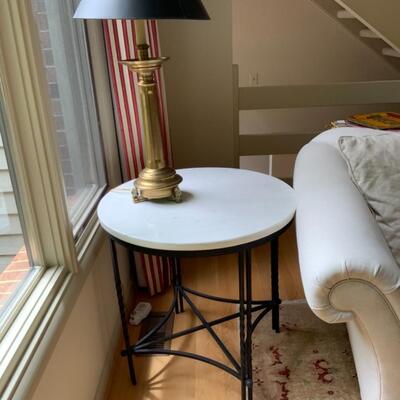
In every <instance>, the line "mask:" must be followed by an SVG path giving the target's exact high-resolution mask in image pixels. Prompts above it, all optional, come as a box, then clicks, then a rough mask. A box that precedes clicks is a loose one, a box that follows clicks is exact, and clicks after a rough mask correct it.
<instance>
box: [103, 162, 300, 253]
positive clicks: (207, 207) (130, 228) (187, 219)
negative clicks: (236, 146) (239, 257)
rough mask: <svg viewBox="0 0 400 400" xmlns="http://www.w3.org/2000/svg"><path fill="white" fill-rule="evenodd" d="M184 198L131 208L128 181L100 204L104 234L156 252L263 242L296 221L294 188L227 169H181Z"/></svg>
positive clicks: (132, 203)
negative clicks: (177, 202) (292, 221)
mask: <svg viewBox="0 0 400 400" xmlns="http://www.w3.org/2000/svg"><path fill="white" fill-rule="evenodd" d="M178 173H179V174H180V175H181V176H182V177H183V182H182V184H181V185H180V188H181V190H182V192H183V200H182V202H181V203H179V204H176V203H174V202H171V201H168V200H160V201H155V202H143V203H139V204H135V203H134V202H133V200H132V195H131V193H130V190H131V189H132V186H133V183H132V182H127V183H124V184H123V185H121V186H119V187H117V188H115V189H113V190H111V191H110V192H109V193H108V194H107V195H106V196H105V197H104V198H103V199H102V200H101V202H100V204H99V207H98V210H97V212H98V216H99V220H100V223H101V225H102V227H103V228H104V229H105V231H106V232H108V233H109V234H111V235H112V236H114V237H116V238H117V239H120V240H122V241H124V242H127V243H130V244H133V245H137V246H141V247H145V248H149V249H157V250H171V251H199V250H216V249H224V248H228V247H233V246H238V245H242V244H247V243H250V242H253V241H256V240H259V239H263V238H265V237H267V236H269V235H271V234H273V233H275V232H277V231H279V230H280V229H282V228H284V227H285V226H286V225H287V224H288V223H289V222H290V221H291V220H292V219H293V217H294V214H295V210H296V200H295V194H294V190H293V189H292V188H291V187H290V186H288V185H287V184H286V183H284V182H283V181H281V180H278V179H276V178H273V177H271V176H269V175H265V174H261V173H258V172H252V171H246V170H240V169H230V168H193V169H182V170H179V171H178Z"/></svg>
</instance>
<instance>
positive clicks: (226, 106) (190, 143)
mask: <svg viewBox="0 0 400 400" xmlns="http://www.w3.org/2000/svg"><path fill="white" fill-rule="evenodd" d="M204 4H205V6H206V7H207V10H208V11H209V13H210V16H211V21H207V22H205V21H165V22H160V23H159V27H160V40H161V47H162V50H163V54H164V55H167V56H170V57H171V61H170V62H169V63H167V64H166V66H165V77H166V89H167V99H168V112H169V119H170V127H171V139H172V148H173V154H174V159H175V164H176V166H177V167H193V166H232V165H233V162H234V160H233V134H232V126H233V106H232V6H231V0H205V1H204Z"/></svg>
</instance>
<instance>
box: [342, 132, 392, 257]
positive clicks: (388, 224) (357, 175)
mask: <svg viewBox="0 0 400 400" xmlns="http://www.w3.org/2000/svg"><path fill="white" fill-rule="evenodd" d="M339 147H340V150H341V152H342V155H343V156H344V158H345V160H346V162H347V165H348V168H349V172H350V174H351V177H352V179H353V181H354V183H355V184H356V186H357V187H358V189H359V190H360V192H361V193H362V194H363V196H364V198H365V199H366V201H367V202H368V204H369V206H370V208H371V209H372V211H373V212H374V214H375V216H376V220H377V222H378V224H379V226H380V228H381V230H382V232H383V234H384V236H385V238H386V241H387V243H388V245H389V247H390V249H391V251H392V253H393V255H394V257H395V258H396V260H397V263H398V264H400V133H388V134H377V133H375V134H373V135H370V136H365V137H353V136H343V137H341V138H340V139H339Z"/></svg>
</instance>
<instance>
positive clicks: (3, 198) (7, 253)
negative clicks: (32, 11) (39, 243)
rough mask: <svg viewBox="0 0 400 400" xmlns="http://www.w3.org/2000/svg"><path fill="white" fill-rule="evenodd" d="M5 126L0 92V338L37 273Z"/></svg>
mask: <svg viewBox="0 0 400 400" xmlns="http://www.w3.org/2000/svg"><path fill="white" fill-rule="evenodd" d="M0 86H1V85H0ZM7 125H8V124H7V117H6V115H5V110H4V106H3V99H2V97H1V92H0V338H1V336H2V334H1V332H4V331H5V330H6V328H7V326H8V323H10V322H11V318H12V314H13V313H12V311H13V309H14V308H15V307H16V306H17V305H18V304H20V303H22V302H23V297H24V294H25V293H26V292H27V291H28V289H29V287H30V284H31V283H32V282H33V281H34V277H35V276H36V274H37V273H38V272H39V269H38V268H33V267H32V262H31V257H30V250H29V247H28V245H27V241H26V240H25V232H24V226H23V218H22V213H21V208H20V206H19V194H18V191H17V186H16V184H15V180H14V173H13V165H12V162H11V157H10V154H9V149H8V148H7V140H6V138H7V134H6V133H7V132H6V130H7Z"/></svg>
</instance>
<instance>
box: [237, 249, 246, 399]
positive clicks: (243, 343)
mask: <svg viewBox="0 0 400 400" xmlns="http://www.w3.org/2000/svg"><path fill="white" fill-rule="evenodd" d="M238 267H239V268H238V274H239V314H240V315H239V337H240V368H241V369H240V383H241V394H242V397H241V398H242V400H245V399H246V338H245V332H246V331H245V320H246V314H245V303H244V302H245V294H244V292H245V286H244V253H243V252H240V253H239V255H238Z"/></svg>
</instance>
